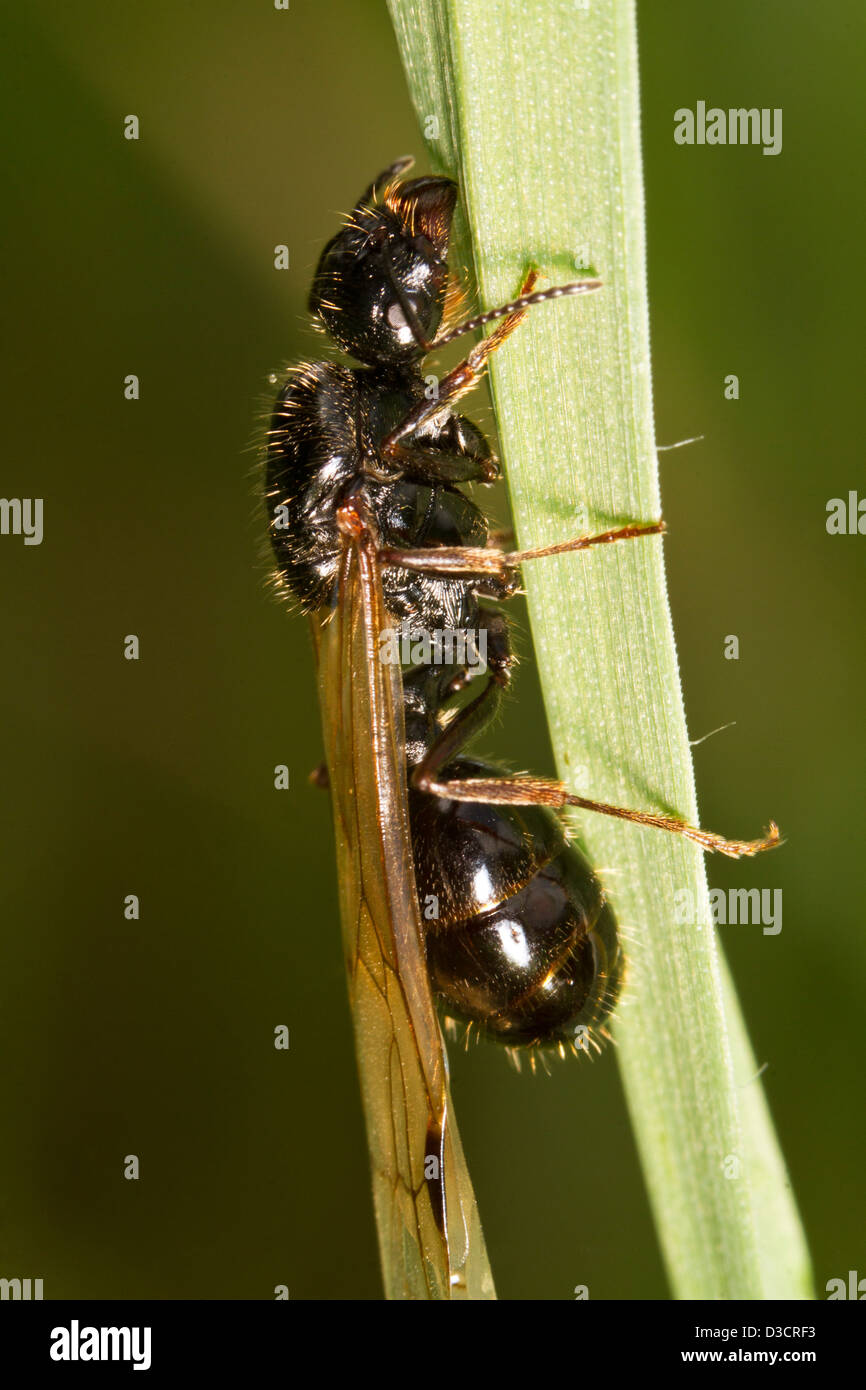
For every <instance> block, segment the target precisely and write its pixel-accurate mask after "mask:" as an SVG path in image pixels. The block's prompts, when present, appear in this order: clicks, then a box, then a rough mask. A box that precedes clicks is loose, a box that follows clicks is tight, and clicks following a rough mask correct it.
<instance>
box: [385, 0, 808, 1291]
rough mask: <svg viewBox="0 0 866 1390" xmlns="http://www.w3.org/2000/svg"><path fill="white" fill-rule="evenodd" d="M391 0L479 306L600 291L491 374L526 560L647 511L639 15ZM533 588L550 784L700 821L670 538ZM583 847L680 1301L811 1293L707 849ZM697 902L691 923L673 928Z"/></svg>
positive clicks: (645, 837)
mask: <svg viewBox="0 0 866 1390" xmlns="http://www.w3.org/2000/svg"><path fill="white" fill-rule="evenodd" d="M389 7H390V10H391V15H392V19H393V22H394V26H395V29H396V33H397V36H398V40H399V43H400V47H401V52H402V56H403V61H404V65H405V68H406V72H407V76H408V80H409V86H410V90H411V93H412V97H413V101H414V103H415V107H416V111H417V113H418V116H419V120H420V123H421V127H422V130H423V131H424V133H425V136H426V137H427V138H428V149H429V153H430V157H431V160H432V162H433V164H434V166H435V167H436V168H437V169H440V170H444V171H446V172H448V173H449V174H451V175H452V176H454V177H456V178H458V180H459V181H460V184H461V189H462V195H463V197H462V205H463V208H464V210H465V213H466V215H467V217H468V223H469V228H468V239H467V240H466V241H465V242H464V244H463V248H462V249H463V253H464V256H465V257H466V259H467V262H468V263H472V262H474V267H475V272H476V275H477V281H478V286H479V289H480V293H481V298H482V301H483V303H484V304H485V305H490V304H494V303H498V302H501V301H503V300H506V299H508V298H509V297H511V296H512V295H513V293H514V291H515V290H516V288H517V287H518V286H519V284H520V282H521V278H522V276H523V274H524V271H525V270H526V268H527V266H528V265H529V264H533V263H534V264H537V265H538V266H539V268H540V269H541V271H542V273H543V275H545V276H546V277H548V278H549V279H550V280H551V281H554V282H555V281H557V280H558V281H565V280H568V279H574V278H575V276H576V272H577V270H578V269H579V268H581V267H583V266H586V265H588V264H592V265H593V266H594V267H595V268H596V269H597V270H598V272H599V275H600V276H601V278H602V280H603V281H604V282H605V288H604V290H602V292H601V293H600V294H597V295H596V296H594V297H593V298H592V300H591V301H590V300H583V301H581V300H574V301H571V302H570V303H569V302H567V301H566V302H565V303H564V304H563V303H559V304H556V305H551V306H545V307H544V308H539V309H538V310H536V311H535V313H534V314H533V315H531V316H530V322H529V323H528V324H527V325H526V326H525V327H524V328H522V329H521V331H520V333H518V334H516V335H515V337H514V338H513V339H512V340H511V342H510V343H509V345H508V346H507V348H505V349H504V350H503V351H502V353H501V354H500V356H499V358H498V359H497V360H496V361H495V363H494V366H493V369H492V374H491V375H492V387H493V395H494V403H495V407H496V414H497V421H498V427H499V433H500V441H501V445H502V453H503V459H504V463H505V465H506V469H507V475H508V482H509V489H510V494H511V502H512V508H513V512H514V516H515V520H516V525H517V531H518V540H519V544H520V545H521V547H526V546H530V545H544V544H546V543H548V542H553V541H557V540H562V539H564V538H567V537H569V536H572V535H576V534H579V533H581V532H583V531H585V530H590V531H601V530H605V529H608V528H610V527H611V526H614V525H616V524H618V523H624V522H626V521H632V520H644V521H648V520H652V519H653V518H655V517H657V516H658V515H660V512H661V507H660V498H659V489H658V479H657V469H656V456H655V446H654V438H653V422H652V401H651V386H650V367H649V334H648V317H647V302H646V284H645V253H644V223H643V188H642V174H641V164H640V141H639V119H638V80H637V57H636V43H635V28H634V12H633V7H632V5H631V3H629V2H628V0H592V3H587V4H586V5H581V4H579V3H568V4H564V3H552V4H548V3H536V4H532V3H526V0H389ZM459 236H460V232H459V229H458V256H459V255H460V247H459ZM470 258H471V261H470ZM525 579H526V587H527V591H528V598H529V607H530V618H531V622H532V629H533V636H534V641H535V648H536V653H537V659H538V664H539V669H540V673H541V679H542V686H543V690H544V696H545V703H546V707H547V712H548V719H549V724H550V730H551V736H552V740H553V744H554V749H555V752H556V757H557V761H558V770H559V773H560V775H561V776H562V777H563V778H564V780H565V781H566V782H568V783H569V784H570V785H571V787H572V788H573V790H574V791H576V792H579V793H582V794H584V795H589V796H592V797H595V798H597V799H600V800H606V801H611V802H616V803H618V804H620V805H624V806H633V807H640V808H642V809H646V810H657V811H660V812H663V813H667V814H671V813H673V814H678V815H682V816H684V817H686V818H687V819H689V820H696V819H697V807H696V799H695V788H694V777H693V769H692V761H691V752H690V749H689V744H688V737H687V733H686V725H685V717H684V711H683V704H682V697H681V691H680V683H679V674H678V669H677V661H676V653H675V648H674V641H673V632H672V627H671V620H670V612H669V607H668V602H667V595H666V588H665V576H664V569H663V557H662V543H661V541H660V540H659V539H658V538H654V539H652V540H642V541H635V542H631V543H629V544H627V545H621V546H617V547H606V548H604V550H603V551H599V552H598V553H594V552H589V553H588V554H585V555H579V556H571V557H562V558H559V559H547V560H544V561H541V562H538V563H537V564H535V565H534V566H527V568H526V575H525ZM731 829H732V831H733V833H740V831H741V830H750V831H751V833H757V831H758V829H759V827H758V826H757V825H756V826H753V827H731ZM580 830H581V833H582V836H583V838H584V840H585V842H586V844H587V846H588V848H589V850H590V853H591V854H592V856H593V858H594V861H595V863H596V864H598V865H599V866H603V867H604V877H605V881H606V883H607V885H608V888H609V890H610V892H611V895H612V897H613V898H614V901H615V904H616V907H617V910H618V913H619V917H620V921H621V922H622V923H623V924H624V925H625V927H626V928H628V929H630V941H629V949H630V957H631V968H630V983H629V989H628V992H627V997H628V1005H627V1007H625V1008H624V1009H623V1011H622V1015H621V1017H620V1020H619V1022H618V1025H617V1030H616V1031H617V1036H618V1041H619V1043H620V1047H619V1060H620V1063H621V1066H622V1071H623V1076H624V1080H625V1086H626V1092H627V1096H628V1102H629V1107H630V1111H631V1115H632V1120H633V1124H634V1127H635V1132H636V1136H637V1140H638V1144H639V1149H640V1153H641V1160H642V1164H643V1168H644V1173H645V1177H646V1182H647V1187H648V1190H649V1193H650V1198H651V1201H652V1205H653V1208H654V1212H655V1217H656V1223H657V1228H658V1232H659V1236H660V1240H661V1244H662V1249H663V1251H664V1256H665V1260H666V1264H667V1268H668V1271H669V1275H670V1280H671V1286H672V1288H673V1291H674V1293H675V1295H676V1296H677V1297H679V1298H707V1299H714V1298H723V1299H730V1298H749V1299H761V1298H769V1297H775V1298H808V1297H811V1296H812V1295H811V1288H810V1274H809V1262H808V1255H807V1251H806V1247H805V1242H804V1238H803V1234H802V1230H801V1227H800V1222H799V1217H798V1214H797V1211H796V1208H795V1205H794V1202H793V1199H792V1196H791V1193H790V1188H789V1186H788V1184H787V1178H786V1174H785V1168H784V1163H783V1160H782V1158H781V1155H780V1153H779V1150H778V1145H777V1142H776V1139H775V1136H774V1134H773V1130H772V1126H771V1123H770V1120H769V1116H768V1112H767V1109H766V1104H765V1102H764V1099H763V1093H762V1088H761V1085H760V1081H758V1080H756V1079H752V1078H753V1076H754V1072H755V1070H756V1068H755V1064H754V1059H753V1057H752V1054H751V1049H750V1046H749V1042H748V1038H747V1036H746V1033H745V1030H744V1027H743V1023H742V1019H741V1017H740V1013H739V1008H738V1005H737V1002H736V997H735V995H734V992H733V988H732V986H731V985H730V983H729V981H728V978H727V974H726V972H725V970H724V966H723V963H722V962H721V960H720V956H719V949H718V943H717V940H716V936H715V933H714V930H713V927H712V924H711V912H710V906H709V899H708V893H707V884H706V875H705V870H704V864H703V862H702V856H701V854H700V852H699V851H698V850H696V849H695V848H694V847H692V846H689V845H688V844H686V843H684V842H682V841H681V840H680V839H678V838H677V837H674V836H671V835H665V834H663V833H660V832H658V831H654V830H644V829H639V828H637V827H633V826H626V825H623V824H620V823H617V822H615V821H609V820H608V819H606V818H604V817H600V816H595V817H584V818H583V819H582V821H581V822H580ZM678 894H679V895H681V896H679V897H677V895H678ZM686 895H688V896H686ZM683 901H689V902H690V903H692V904H693V905H694V911H693V912H690V913H688V914H687V915H688V918H689V920H688V921H684V922H680V921H678V913H677V904H678V903H682V902H683Z"/></svg>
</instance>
